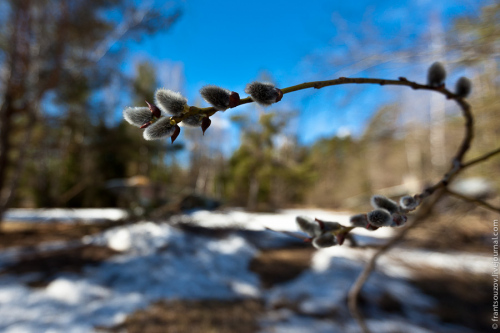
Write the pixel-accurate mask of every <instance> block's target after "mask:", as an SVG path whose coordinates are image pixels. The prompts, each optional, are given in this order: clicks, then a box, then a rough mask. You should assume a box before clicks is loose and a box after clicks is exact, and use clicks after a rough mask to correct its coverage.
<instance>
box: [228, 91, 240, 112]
mask: <svg viewBox="0 0 500 333" xmlns="http://www.w3.org/2000/svg"><path fill="white" fill-rule="evenodd" d="M238 105H240V94H238V93H237V92H234V91H231V95H229V107H230V108H234V107H237V106H238Z"/></svg>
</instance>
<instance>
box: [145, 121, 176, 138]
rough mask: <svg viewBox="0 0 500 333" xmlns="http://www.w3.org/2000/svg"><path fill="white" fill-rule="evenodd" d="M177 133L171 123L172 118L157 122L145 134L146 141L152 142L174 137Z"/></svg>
mask: <svg viewBox="0 0 500 333" xmlns="http://www.w3.org/2000/svg"><path fill="white" fill-rule="evenodd" d="M174 131H175V126H174V125H172V124H171V123H170V118H168V117H163V118H161V119H160V120H158V121H157V122H155V123H154V124H152V125H149V127H147V128H146V130H145V131H144V133H143V137H144V139H146V140H148V141H150V140H159V139H164V138H168V137H170V136H172V134H174Z"/></svg>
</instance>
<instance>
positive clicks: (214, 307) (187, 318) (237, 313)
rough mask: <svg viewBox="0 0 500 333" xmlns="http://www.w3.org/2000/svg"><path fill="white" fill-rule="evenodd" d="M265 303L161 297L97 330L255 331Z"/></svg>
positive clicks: (137, 332) (151, 332)
mask: <svg viewBox="0 0 500 333" xmlns="http://www.w3.org/2000/svg"><path fill="white" fill-rule="evenodd" d="M263 311H264V304H263V303H262V302H261V301H258V300H253V299H245V300H233V301H223V300H175V301H159V302H156V303H153V304H151V305H150V306H148V307H147V308H146V309H142V310H138V311H136V312H134V313H132V314H130V315H129V316H128V317H127V319H125V321H124V322H123V323H122V324H120V325H117V326H114V327H111V328H106V327H96V329H97V331H98V332H128V333H164V332H169V333H198V332H200V333H201V332H203V333H235V332H237V333H253V332H257V331H258V330H259V326H258V323H257V318H258V317H259V316H260V315H261V314H262V313H263Z"/></svg>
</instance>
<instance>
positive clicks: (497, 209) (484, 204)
mask: <svg viewBox="0 0 500 333" xmlns="http://www.w3.org/2000/svg"><path fill="white" fill-rule="evenodd" d="M446 193H447V194H449V195H451V196H453V197H456V198H458V199H460V200H463V201H467V202H470V203H474V204H476V205H478V206H481V207H483V208H486V209H488V210H490V211H492V212H495V213H500V207H495V206H493V205H491V204H489V203H487V202H486V201H484V200H480V199H476V198H471V197H468V196H466V195H462V194H460V193H457V192H455V191H452V190H450V189H448V188H447V189H446Z"/></svg>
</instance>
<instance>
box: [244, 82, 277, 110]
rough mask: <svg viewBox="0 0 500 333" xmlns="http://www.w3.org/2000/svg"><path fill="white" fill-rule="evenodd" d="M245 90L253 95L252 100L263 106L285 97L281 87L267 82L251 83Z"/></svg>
mask: <svg viewBox="0 0 500 333" xmlns="http://www.w3.org/2000/svg"><path fill="white" fill-rule="evenodd" d="M245 92H246V93H247V94H249V95H250V96H251V98H252V100H254V101H255V102H257V103H259V104H261V105H263V106H269V105H271V104H273V103H276V102H279V101H280V100H281V98H282V97H283V92H282V91H281V89H278V88H276V87H275V86H274V85H273V84H272V83H267V82H252V83H249V84H248V85H247V87H246V88H245Z"/></svg>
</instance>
